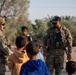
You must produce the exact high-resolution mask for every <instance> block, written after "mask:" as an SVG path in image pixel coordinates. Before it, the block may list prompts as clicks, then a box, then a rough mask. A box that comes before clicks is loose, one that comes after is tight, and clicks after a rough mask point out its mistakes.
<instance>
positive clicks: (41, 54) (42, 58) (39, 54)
mask: <svg viewBox="0 0 76 75" xmlns="http://www.w3.org/2000/svg"><path fill="white" fill-rule="evenodd" d="M36 41H37V43H38V45H39V52H38V54H37V55H36V58H37V59H41V60H42V61H44V56H43V49H42V42H41V41H40V40H36Z"/></svg>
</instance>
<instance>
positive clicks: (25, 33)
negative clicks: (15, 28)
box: [21, 26, 28, 35]
mask: <svg viewBox="0 0 76 75" xmlns="http://www.w3.org/2000/svg"><path fill="white" fill-rule="evenodd" d="M21 31H22V34H23V35H27V32H28V27H26V26H22V28H21Z"/></svg>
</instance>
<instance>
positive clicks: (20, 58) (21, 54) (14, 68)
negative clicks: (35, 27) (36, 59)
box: [8, 36, 29, 75]
mask: <svg viewBox="0 0 76 75" xmlns="http://www.w3.org/2000/svg"><path fill="white" fill-rule="evenodd" d="M15 44H16V46H17V49H16V50H14V53H13V54H11V55H10V56H9V59H8V68H9V69H10V70H11V75H19V73H20V68H21V66H22V64H23V63H25V62H26V61H27V60H29V58H28V56H27V54H26V52H25V50H24V49H25V45H26V38H25V37H24V36H18V37H17V38H16V42H15Z"/></svg>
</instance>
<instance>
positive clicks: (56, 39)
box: [47, 26, 68, 49]
mask: <svg viewBox="0 0 76 75" xmlns="http://www.w3.org/2000/svg"><path fill="white" fill-rule="evenodd" d="M67 35H68V32H67V29H66V27H63V26H62V27H61V29H57V28H50V36H49V39H48V40H47V44H48V45H49V44H50V45H49V46H50V47H51V48H52V49H65V48H66V44H67V39H66V38H67Z"/></svg>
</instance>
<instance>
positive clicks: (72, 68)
mask: <svg viewBox="0 0 76 75" xmlns="http://www.w3.org/2000/svg"><path fill="white" fill-rule="evenodd" d="M66 71H67V73H68V75H74V73H75V72H76V62H74V61H68V62H67V63H66Z"/></svg>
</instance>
